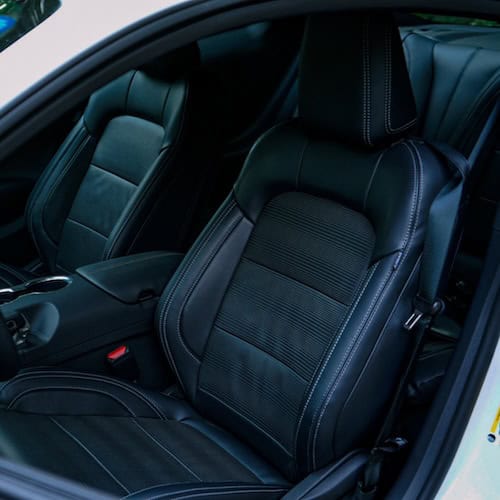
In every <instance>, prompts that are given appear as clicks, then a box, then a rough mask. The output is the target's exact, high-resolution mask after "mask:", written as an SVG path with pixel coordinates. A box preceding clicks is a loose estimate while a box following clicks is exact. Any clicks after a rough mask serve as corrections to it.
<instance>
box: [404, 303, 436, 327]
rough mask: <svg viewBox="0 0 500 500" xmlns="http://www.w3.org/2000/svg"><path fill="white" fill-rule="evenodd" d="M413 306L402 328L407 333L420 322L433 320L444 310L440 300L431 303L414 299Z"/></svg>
mask: <svg viewBox="0 0 500 500" xmlns="http://www.w3.org/2000/svg"><path fill="white" fill-rule="evenodd" d="M414 304H415V306H414V309H413V312H412V313H411V315H410V317H409V318H408V319H407V320H406V321H405V323H404V325H403V328H404V329H405V330H407V331H409V332H411V331H412V330H413V329H414V328H415V327H416V326H417V325H418V324H419V323H420V322H421V321H422V320H424V319H432V318H435V317H436V316H437V315H438V314H440V313H441V312H442V311H443V310H444V302H443V301H442V300H441V299H436V300H435V301H434V302H432V303H431V302H429V301H427V300H425V299H422V298H420V297H415V300H414Z"/></svg>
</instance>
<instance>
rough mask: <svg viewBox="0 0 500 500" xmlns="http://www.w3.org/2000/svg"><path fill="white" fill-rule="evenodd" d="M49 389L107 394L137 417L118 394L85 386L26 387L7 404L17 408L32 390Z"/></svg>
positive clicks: (8, 407) (10, 407) (11, 407)
mask: <svg viewBox="0 0 500 500" xmlns="http://www.w3.org/2000/svg"><path fill="white" fill-rule="evenodd" d="M47 390H55V391H57V390H70V391H82V392H85V391H87V392H95V393H97V394H104V395H105V396H108V397H110V398H111V399H113V400H114V401H116V402H117V403H118V404H120V405H121V406H123V407H124V408H125V409H126V410H127V411H128V412H129V413H130V415H131V416H132V417H136V416H137V415H136V414H135V413H134V412H133V411H132V410H131V409H130V407H129V406H128V405H127V404H125V403H124V402H123V400H121V399H120V398H118V397H117V396H115V395H113V394H111V393H110V392H107V391H103V390H99V389H91V388H83V387H71V386H63V385H61V386H59V385H55V386H50V385H46V386H40V387H35V388H31V389H26V390H25V391H22V392H20V393H19V394H18V395H17V396H16V397H15V398H14V399H13V400H12V401H11V402H10V403H9V405H8V406H7V409H8V410H11V409H15V408H14V407H15V405H17V404H18V403H19V401H20V400H21V399H22V398H23V397H25V396H27V395H28V394H30V393H32V392H43V391H47Z"/></svg>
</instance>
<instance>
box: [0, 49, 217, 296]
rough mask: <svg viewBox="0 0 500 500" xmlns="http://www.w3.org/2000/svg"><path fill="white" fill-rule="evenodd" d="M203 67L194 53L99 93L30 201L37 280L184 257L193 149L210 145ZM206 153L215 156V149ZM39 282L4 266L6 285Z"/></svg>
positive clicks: (196, 167) (196, 166)
mask: <svg viewBox="0 0 500 500" xmlns="http://www.w3.org/2000/svg"><path fill="white" fill-rule="evenodd" d="M198 62H199V53H198V47H197V46H196V45H193V46H189V47H186V48H183V49H181V50H178V51H174V52H172V53H170V54H168V55H167V56H164V57H162V58H160V59H158V60H156V61H154V62H152V63H149V64H147V65H145V66H143V67H141V68H140V69H138V70H134V71H129V72H128V73H126V74H125V75H123V76H121V77H119V78H118V79H116V80H115V81H113V82H111V83H109V84H108V85H106V86H104V87H103V88H101V89H100V90H98V91H97V92H95V93H94V94H93V95H92V97H91V98H90V101H89V103H88V105H87V108H86V110H85V112H84V114H83V117H82V118H81V119H80V121H79V122H78V123H77V125H76V126H75V128H74V129H73V130H72V132H71V133H70V135H69V136H68V138H67V139H66V140H65V141H64V143H63V144H62V146H61V147H60V149H59V151H58V153H57V154H56V155H55V157H54V158H53V160H52V161H51V163H50V164H49V165H48V166H47V168H46V169H45V171H44V173H43V174H42V176H41V178H40V179H39V181H38V182H37V184H36V186H35V188H34V190H33V192H32V194H31V196H30V200H29V202H28V206H27V209H26V221H27V225H28V229H29V231H30V234H31V237H32V239H33V241H34V243H35V247H36V249H37V252H38V256H39V259H40V260H41V264H42V266H41V269H40V271H39V272H40V273H42V274H60V273H64V274H67V273H71V272H72V271H74V270H75V269H76V268H77V267H79V266H83V265H86V264H91V263H93V262H98V261H101V260H107V259H111V258H113V257H118V256H121V255H127V254H131V253H137V252H140V251H145V250H156V249H169V250H179V249H180V245H181V243H182V237H183V231H185V230H186V224H187V222H188V221H189V216H190V214H191V207H192V205H193V204H194V202H195V199H196V195H197V191H196V185H195V183H194V182H193V178H202V176H203V168H201V167H200V166H201V165H203V164H204V163H203V162H202V161H200V158H196V157H194V155H193V151H194V148H192V147H191V145H190V144H189V141H191V140H195V141H197V146H198V147H199V148H200V149H203V147H204V146H206V145H208V144H210V140H209V137H213V136H211V135H210V134H209V132H208V130H207V129H205V130H200V128H201V127H203V126H204V125H203V124H202V121H201V120H202V119H203V118H202V117H203V115H204V111H203V107H200V106H199V105H198V104H199V103H200V101H202V100H203V101H207V100H206V99H204V98H203V99H202V98H200V97H199V96H198V94H199V93H200V91H199V85H197V83H196V78H195V77H194V74H195V72H196V69H197V65H198ZM207 102H209V101H207ZM205 106H206V105H205ZM200 118H201V119H200ZM207 118H208V117H205V119H207ZM213 127H214V126H212V130H213ZM200 142H201V144H200ZM205 154H206V157H210V153H209V150H208V149H207V150H206V151H205ZM165 214H170V215H169V216H165ZM34 277H35V274H33V273H30V272H27V271H25V270H23V269H16V268H13V267H10V266H7V265H5V264H2V265H0V287H5V286H8V287H9V286H14V285H17V284H19V283H22V282H24V281H27V280H29V279H31V278H34Z"/></svg>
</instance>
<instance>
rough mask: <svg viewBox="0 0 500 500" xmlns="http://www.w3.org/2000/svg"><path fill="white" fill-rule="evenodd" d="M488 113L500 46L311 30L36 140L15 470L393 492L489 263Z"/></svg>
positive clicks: (136, 480)
mask: <svg viewBox="0 0 500 500" xmlns="http://www.w3.org/2000/svg"><path fill="white" fill-rule="evenodd" d="M499 92H500V30H499V29H498V28H495V27H493V26H492V25H491V26H488V27H484V26H475V25H471V24H469V23H467V20H464V21H463V22H462V23H457V24H441V23H436V22H430V21H429V19H428V18H427V17H426V16H421V15H419V14H413V13H403V14H401V13H394V14H393V13H388V12H370V13H364V12H357V13H321V14H311V15H308V16H294V17H290V18H283V19H275V20H267V21H262V22H258V23H252V24H250V25H247V26H242V27H239V28H237V29H233V30H231V31H226V32H222V33H217V34H214V35H212V36H210V37H206V38H202V39H199V40H198V41H197V42H196V43H192V44H190V45H188V46H184V47H181V48H179V49H176V50H174V51H169V52H168V53H166V54H164V55H163V56H161V57H158V58H156V59H155V60H153V61H149V62H147V63H145V64H144V65H143V66H141V67H137V68H134V69H131V70H130V71H128V72H127V73H125V74H123V75H122V76H120V77H119V78H117V79H115V80H113V81H111V82H109V83H107V84H106V85H104V86H103V87H102V88H100V89H99V90H97V91H96V92H94V93H93V94H92V95H91V96H87V97H86V98H85V99H82V101H81V102H80V104H79V105H78V106H76V107H74V108H72V109H69V110H67V112H66V113H65V114H64V115H63V116H61V117H58V118H57V120H55V121H54V122H52V123H50V124H47V127H46V128H45V129H44V130H43V131H42V132H41V133H38V134H37V135H36V136H35V137H33V138H30V139H29V141H28V142H27V143H26V144H24V145H23V146H22V147H21V148H19V149H18V150H16V151H15V152H14V153H13V154H11V155H9V157H8V158H6V159H4V160H3V161H2V162H1V163H0V192H1V194H2V196H0V208H1V210H0V262H1V263H0V287H1V289H0V304H1V306H0V313H1V316H2V319H3V320H2V321H0V343H1V346H2V348H1V351H0V352H1V354H0V355H1V356H2V359H1V361H2V362H1V363H0V375H1V376H2V377H1V380H2V381H3V382H2V383H1V384H0V433H1V436H2V438H1V439H0V456H1V457H3V458H7V459H9V460H12V461H14V462H17V463H20V464H23V465H27V466H31V467H35V468H38V469H42V470H44V471H47V472H49V473H52V474H55V475H58V476H63V477H64V478H66V479H69V480H74V481H76V482H79V483H83V484H85V485H87V486H89V487H91V488H95V489H96V490H99V491H101V492H106V493H108V494H111V495H115V496H121V497H125V496H126V497H127V498H138V499H139V498H219V497H224V498H228V497H229V498H233V497H234V498H242V499H243V498H245V499H246V498H283V497H284V498H287V499H298V498H375V497H377V496H378V497H379V498H383V497H384V495H385V494H386V493H387V492H388V491H389V489H390V487H391V485H392V484H393V483H394V481H395V480H396V478H397V477H398V474H399V472H400V471H401V469H402V467H403V466H404V462H405V459H406V457H407V456H408V455H409V453H410V452H411V449H412V446H413V445H414V443H415V441H416V440H417V438H418V435H419V432H420V429H421V428H422V426H423V425H424V422H425V420H426V417H427V415H428V412H429V409H430V408H431V406H432V403H433V400H434V398H435V396H436V393H437V391H438V390H439V387H440V385H441V382H442V380H443V377H444V376H445V374H446V370H447V367H448V365H449V363H450V360H451V359H452V357H453V355H454V353H455V350H456V346H457V344H458V343H459V342H460V341H461V334H462V330H463V327H464V323H465V321H466V318H467V316H468V313H469V310H470V307H471V303H472V301H473V298H474V296H475V294H476V291H477V289H478V285H479V282H480V278H481V276H482V272H483V266H484V262H485V260H486V258H487V256H488V251H489V245H490V239H491V234H492V228H493V226H494V222H495V216H496V212H497V205H498V202H499V201H500V134H499V129H498V125H499V122H500V120H499V113H500V107H499V104H498V98H499V97H498V96H499ZM436 221H437V222H436ZM438 224H441V225H438ZM448 233H449V238H448V240H449V241H448V240H447V239H446V237H447V235H448ZM440 255H442V258H440V257H439V256H440ZM422 276H425V278H423V277H422ZM429 276H430V277H429ZM431 281H432V285H429V283H430V282H431ZM429 288H430V289H431V290H432V291H431V292H429ZM426 292H429V293H426ZM415 331H418V332H419V333H418V334H415ZM415 338H418V339H419V340H418V342H415ZM415 343H416V344H417V345H414V344H415ZM405 369H406V371H407V372H408V373H405ZM393 407H397V411H393ZM388 416H390V417H391V418H388ZM388 420H391V423H392V426H391V427H392V428H391V429H389V431H390V433H391V437H393V436H394V435H397V436H402V437H404V443H403V444H401V443H402V441H395V440H392V441H390V445H391V446H393V447H395V448H399V447H400V446H399V445H400V444H401V448H402V449H401V450H399V449H398V450H395V451H396V452H395V453H394V456H395V457H396V458H395V459H392V460H391V459H389V460H388V461H386V462H384V467H383V469H382V472H381V473H380V475H381V477H380V478H379V477H377V482H376V484H375V485H370V484H367V483H369V482H370V481H368V480H367V479H366V476H367V474H366V471H367V469H368V468H369V467H371V466H370V463H371V461H372V460H373V454H371V453H370V450H372V448H373V446H374V444H378V440H377V436H379V437H380V433H381V428H384V427H386V426H387V425H388V424H387V421H388ZM392 420H394V422H392ZM383 437H384V438H388V437H389V436H388V435H384V436H383ZM391 457H392V453H391ZM369 470H370V471H371V470H372V469H369ZM364 473H365V474H364ZM363 474H364V475H363ZM377 474H379V473H377ZM363 481H364V484H363ZM356 488H357V490H356ZM355 490H356V491H357V494H358V495H361V496H354V497H352V496H351V495H353V494H354V495H356V493H353V492H354V491H355Z"/></svg>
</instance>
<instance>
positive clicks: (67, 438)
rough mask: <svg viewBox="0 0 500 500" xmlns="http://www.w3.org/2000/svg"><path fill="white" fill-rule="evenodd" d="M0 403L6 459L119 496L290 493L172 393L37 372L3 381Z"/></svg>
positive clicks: (269, 495) (277, 478)
mask: <svg viewBox="0 0 500 500" xmlns="http://www.w3.org/2000/svg"><path fill="white" fill-rule="evenodd" d="M0 398H1V402H2V405H3V408H2V409H1V410H0V419H1V421H2V425H1V430H0V454H1V455H2V456H3V457H6V458H9V459H11V460H13V461H17V462H21V463H23V464H27V465H31V466H35V467H41V468H44V469H45V470H47V471H49V472H52V473H55V474H60V475H62V476H65V477H67V478H69V479H73V480H76V481H80V482H84V483H85V484H87V485H89V486H93V487H96V488H99V489H102V490H104V491H108V492H110V493H113V494H117V495H130V494H132V493H134V492H135V493H137V494H138V496H137V498H143V497H147V498H150V497H151V496H155V497H158V498H160V497H161V498H170V496H172V495H173V496H176V497H178V495H179V494H181V493H182V494H183V495H184V494H188V492H189V493H191V492H196V493H197V494H198V493H199V494H202V493H206V492H208V493H209V494H210V495H215V496H217V495H218V494H219V493H220V494H222V492H223V494H224V496H225V497H226V496H231V495H232V494H234V495H235V496H236V497H237V498H246V496H248V497H250V496H251V495H255V494H257V493H258V494H259V497H260V496H263V497H264V498H279V497H280V496H282V495H283V494H284V493H285V492H286V491H287V490H288V486H287V483H286V481H285V480H284V479H282V478H281V476H280V475H279V474H277V473H276V472H275V471H274V470H273V469H272V467H270V466H269V465H267V464H266V463H265V462H264V461H263V460H261V459H260V458H258V457H257V456H256V455H255V454H254V453H253V451H252V450H250V449H249V448H247V447H245V446H243V445H241V444H240V443H239V442H237V441H236V440H235V439H234V438H233V437H232V436H230V435H229V434H228V433H226V432H224V431H222V430H221V429H219V428H217V427H215V426H213V425H211V424H210V423H208V422H207V421H205V420H204V419H203V418H202V417H201V416H199V415H198V414H196V413H195V412H194V411H193V410H192V409H191V408H190V407H189V406H188V405H187V404H186V403H185V402H184V401H182V400H180V399H176V398H175V397H173V396H170V395H167V394H155V393H148V392H147V391H144V390H141V389H139V388H137V387H136V386H134V385H131V384H127V383H124V382H122V381H120V380H115V379H112V378H106V377H101V376H96V375H90V374H83V373H76V372H64V371H49V370H39V371H28V372H25V373H23V374H21V375H19V376H17V377H15V378H14V379H12V380H11V381H10V382H8V383H6V384H5V385H4V386H3V387H2V390H1V393H0ZM35 411H36V412H37V414H35V413H34V412H35ZM41 436H43V439H40V437H41ZM167 486H168V487H167ZM151 488H152V489H151ZM150 489H151V490H150ZM218 492H219V493H218ZM245 495H246V496H245ZM133 497H134V498H136V496H135V495H134V496H133Z"/></svg>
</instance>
